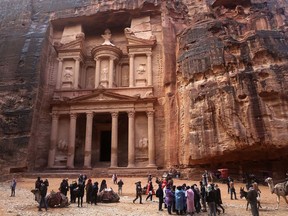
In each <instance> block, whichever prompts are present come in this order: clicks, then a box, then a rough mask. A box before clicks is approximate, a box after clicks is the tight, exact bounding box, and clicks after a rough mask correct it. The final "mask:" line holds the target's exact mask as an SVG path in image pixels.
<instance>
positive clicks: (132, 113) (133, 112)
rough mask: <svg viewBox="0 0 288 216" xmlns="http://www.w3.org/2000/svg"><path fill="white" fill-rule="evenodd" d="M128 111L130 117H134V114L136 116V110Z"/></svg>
mask: <svg viewBox="0 0 288 216" xmlns="http://www.w3.org/2000/svg"><path fill="white" fill-rule="evenodd" d="M127 113H128V117H129V118H134V116H135V111H128V112H127Z"/></svg>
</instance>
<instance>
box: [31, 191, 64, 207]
mask: <svg viewBox="0 0 288 216" xmlns="http://www.w3.org/2000/svg"><path fill="white" fill-rule="evenodd" d="M31 192H32V193H33V194H34V195H35V201H37V202H38V203H39V204H40V199H41V196H40V191H39V190H38V189H33V190H31ZM45 199H46V202H47V204H48V206H49V207H61V208H63V207H67V206H68V205H69V202H68V198H67V197H66V196H65V195H64V194H62V193H60V192H54V191H51V193H50V194H48V195H47V196H46V198H45Z"/></svg>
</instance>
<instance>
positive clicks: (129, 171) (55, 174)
mask: <svg viewBox="0 0 288 216" xmlns="http://www.w3.org/2000/svg"><path fill="white" fill-rule="evenodd" d="M165 171H167V170H158V169H156V168H146V167H144V168H138V167H137V168H127V167H117V168H110V167H98V168H92V169H77V168H75V169H63V168H59V169H45V170H42V171H34V172H26V173H23V175H22V176H23V177H26V178H34V179H35V178H37V177H38V176H41V177H43V178H69V179H75V178H78V177H79V175H80V174H85V175H87V177H88V178H108V177H109V178H110V177H111V176H112V175H113V174H114V173H115V174H117V175H118V176H121V177H147V176H148V174H151V175H152V176H159V177H161V176H162V175H163V173H164V172H165Z"/></svg>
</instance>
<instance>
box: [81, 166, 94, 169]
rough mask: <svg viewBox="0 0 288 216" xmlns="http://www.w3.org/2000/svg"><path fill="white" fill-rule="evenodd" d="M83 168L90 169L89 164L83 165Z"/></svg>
mask: <svg viewBox="0 0 288 216" xmlns="http://www.w3.org/2000/svg"><path fill="white" fill-rule="evenodd" d="M83 168H84V169H92V167H91V166H83Z"/></svg>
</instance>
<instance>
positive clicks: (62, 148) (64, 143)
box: [57, 139, 68, 152]
mask: <svg viewBox="0 0 288 216" xmlns="http://www.w3.org/2000/svg"><path fill="white" fill-rule="evenodd" d="M57 147H58V149H59V150H60V151H63V152H64V151H67V149H68V143H67V141H66V140H63V139H60V140H59V141H58V145H57Z"/></svg>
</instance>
